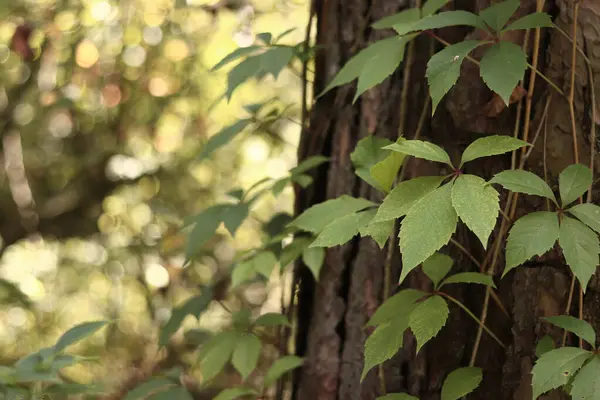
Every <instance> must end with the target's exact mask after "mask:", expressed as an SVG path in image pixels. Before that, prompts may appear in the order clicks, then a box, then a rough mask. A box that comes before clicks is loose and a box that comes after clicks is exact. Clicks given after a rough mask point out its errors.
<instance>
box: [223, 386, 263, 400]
mask: <svg viewBox="0 0 600 400" xmlns="http://www.w3.org/2000/svg"><path fill="white" fill-rule="evenodd" d="M256 395H258V393H257V392H256V390H254V389H251V388H245V387H236V388H231V389H225V390H223V391H222V392H221V393H219V394H218V395H217V397H215V398H214V399H213V400H235V399H239V398H240V397H247V396H256Z"/></svg>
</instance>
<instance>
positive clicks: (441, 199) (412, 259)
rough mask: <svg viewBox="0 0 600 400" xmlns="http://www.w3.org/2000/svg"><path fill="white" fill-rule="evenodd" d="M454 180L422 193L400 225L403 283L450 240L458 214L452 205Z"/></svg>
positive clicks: (401, 277)
mask: <svg viewBox="0 0 600 400" xmlns="http://www.w3.org/2000/svg"><path fill="white" fill-rule="evenodd" d="M451 190H452V184H447V185H445V186H442V187H440V188H438V189H436V190H434V191H433V192H430V193H429V194H427V195H425V196H424V197H422V198H421V199H420V200H419V201H418V202H417V203H416V204H415V205H414V206H413V207H412V208H411V209H410V211H409V212H408V214H407V215H406V217H405V218H404V220H403V221H402V227H401V229H400V250H401V252H402V273H401V274H400V283H401V282H402V281H403V280H404V278H406V276H407V275H408V273H409V272H410V271H412V270H413V269H414V268H415V267H416V266H417V265H419V264H421V263H422V262H423V261H425V260H426V259H428V258H429V257H430V256H431V255H432V254H433V253H435V252H436V251H438V250H439V249H440V248H441V247H442V246H444V245H445V244H446V243H448V241H449V240H450V237H451V236H452V234H453V233H454V231H455V230H456V224H457V223H458V216H457V214H456V212H455V211H454V208H453V207H452V199H451V195H450V193H451Z"/></svg>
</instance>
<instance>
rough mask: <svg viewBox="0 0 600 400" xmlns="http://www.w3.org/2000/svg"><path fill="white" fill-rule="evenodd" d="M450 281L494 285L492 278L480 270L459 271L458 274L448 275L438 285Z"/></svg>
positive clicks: (449, 282)
mask: <svg viewBox="0 0 600 400" xmlns="http://www.w3.org/2000/svg"><path fill="white" fill-rule="evenodd" d="M451 283H478V284H481V285H486V286H491V287H493V288H495V287H496V285H494V278H493V277H492V276H490V275H487V274H482V273H481V272H459V273H458V274H455V275H452V276H449V277H448V278H447V279H445V280H444V282H442V284H441V285H440V287H442V286H444V285H448V284H451Z"/></svg>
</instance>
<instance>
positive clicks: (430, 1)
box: [421, 0, 450, 17]
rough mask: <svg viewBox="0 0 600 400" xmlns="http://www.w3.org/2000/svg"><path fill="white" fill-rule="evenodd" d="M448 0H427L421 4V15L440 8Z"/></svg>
mask: <svg viewBox="0 0 600 400" xmlns="http://www.w3.org/2000/svg"><path fill="white" fill-rule="evenodd" d="M449 2H450V0H427V1H426V2H425V4H423V8H422V9H421V14H422V16H423V17H428V16H430V15H432V14H435V13H436V12H438V11H439V10H441V9H442V7H444V6H445V5H446V4H448V3H449Z"/></svg>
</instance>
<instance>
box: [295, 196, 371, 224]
mask: <svg viewBox="0 0 600 400" xmlns="http://www.w3.org/2000/svg"><path fill="white" fill-rule="evenodd" d="M373 205H374V203H372V202H371V201H369V200H366V199H361V198H355V197H350V196H347V195H343V196H340V197H338V198H337V199H332V200H327V201H324V202H323V203H319V204H316V205H314V206H312V207H310V208H309V209H308V210H306V211H304V212H303V213H302V214H300V215H299V216H298V217H297V218H296V219H295V220H294V221H292V222H291V223H290V226H292V227H294V228H298V229H302V230H305V231H308V232H312V233H319V232H321V231H322V230H323V229H324V228H325V227H326V226H327V225H329V224H330V223H332V222H334V221H335V220H337V219H339V218H342V217H344V216H347V215H349V214H354V213H356V212H357V211H360V210H364V209H365V208H368V207H371V206H373Z"/></svg>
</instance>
